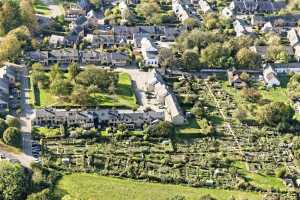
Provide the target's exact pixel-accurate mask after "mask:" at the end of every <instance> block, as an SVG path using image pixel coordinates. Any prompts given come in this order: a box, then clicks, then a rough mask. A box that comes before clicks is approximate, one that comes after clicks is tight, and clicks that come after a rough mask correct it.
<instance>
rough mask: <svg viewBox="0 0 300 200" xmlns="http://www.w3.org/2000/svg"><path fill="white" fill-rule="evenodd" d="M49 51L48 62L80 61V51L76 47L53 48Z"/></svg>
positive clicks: (65, 62)
mask: <svg viewBox="0 0 300 200" xmlns="http://www.w3.org/2000/svg"><path fill="white" fill-rule="evenodd" d="M48 53H49V55H48V63H59V64H69V63H72V62H74V63H76V62H78V61H79V53H78V50H76V49H59V50H51V51H49V52H48Z"/></svg>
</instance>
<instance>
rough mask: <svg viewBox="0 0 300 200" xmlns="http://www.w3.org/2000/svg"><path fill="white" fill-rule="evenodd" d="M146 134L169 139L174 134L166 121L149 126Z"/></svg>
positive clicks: (172, 128)
mask: <svg viewBox="0 0 300 200" xmlns="http://www.w3.org/2000/svg"><path fill="white" fill-rule="evenodd" d="M146 133H147V134H149V135H151V136H155V137H170V136H172V134H173V133H174V126H173V125H172V124H171V123H169V122H166V121H162V122H159V123H157V124H155V125H152V126H149V127H148V128H147V130H146Z"/></svg>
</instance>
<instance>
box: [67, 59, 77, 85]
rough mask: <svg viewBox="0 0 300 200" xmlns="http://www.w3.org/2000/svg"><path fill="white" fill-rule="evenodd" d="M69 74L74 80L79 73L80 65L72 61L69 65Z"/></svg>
mask: <svg viewBox="0 0 300 200" xmlns="http://www.w3.org/2000/svg"><path fill="white" fill-rule="evenodd" d="M68 74H69V78H70V80H72V81H74V80H75V78H76V76H77V75H78V74H79V67H78V65H77V64H76V63H70V64H69V65H68Z"/></svg>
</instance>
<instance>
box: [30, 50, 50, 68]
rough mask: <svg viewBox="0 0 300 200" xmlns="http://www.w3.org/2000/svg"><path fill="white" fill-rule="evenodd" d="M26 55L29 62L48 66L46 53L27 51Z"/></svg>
mask: <svg viewBox="0 0 300 200" xmlns="http://www.w3.org/2000/svg"><path fill="white" fill-rule="evenodd" d="M26 55H27V57H28V58H29V59H30V60H31V61H34V62H39V63H41V64H42V65H48V51H39V50H38V51H29V52H27V53H26Z"/></svg>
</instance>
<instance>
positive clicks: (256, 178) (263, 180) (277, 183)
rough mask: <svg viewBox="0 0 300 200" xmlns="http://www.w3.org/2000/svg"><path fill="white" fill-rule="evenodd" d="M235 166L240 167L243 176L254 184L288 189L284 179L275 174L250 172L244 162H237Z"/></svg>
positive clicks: (260, 186)
mask: <svg viewBox="0 0 300 200" xmlns="http://www.w3.org/2000/svg"><path fill="white" fill-rule="evenodd" d="M235 166H236V167H238V168H239V171H240V172H241V173H242V174H243V176H244V177H245V178H246V179H247V180H248V181H249V182H250V183H251V184H252V185H254V186H256V187H259V188H262V189H264V190H269V189H271V188H275V189H277V190H281V191H287V190H288V188H287V187H286V185H285V184H284V182H283V180H282V179H280V178H277V177H274V176H267V175H264V174H259V173H254V172H249V171H248V170H247V169H246V164H245V163H243V162H236V163H235Z"/></svg>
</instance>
